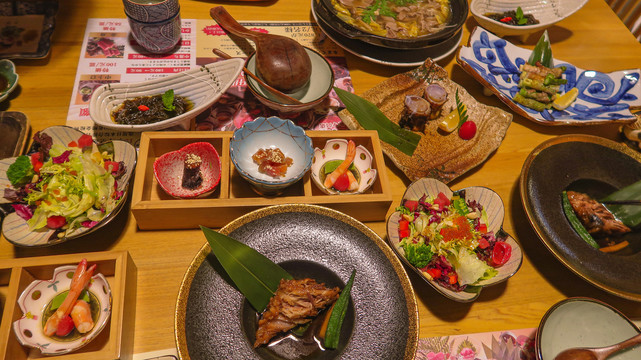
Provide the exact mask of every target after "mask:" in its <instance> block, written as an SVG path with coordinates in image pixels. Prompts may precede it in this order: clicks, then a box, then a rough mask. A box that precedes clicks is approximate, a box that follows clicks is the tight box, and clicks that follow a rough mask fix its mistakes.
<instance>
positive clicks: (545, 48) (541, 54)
mask: <svg viewBox="0 0 641 360" xmlns="http://www.w3.org/2000/svg"><path fill="white" fill-rule="evenodd" d="M537 62H540V63H541V65H543V66H545V67H549V68H551V67H553V66H554V64H553V60H552V46H551V45H550V37H549V36H548V31H547V30H545V31H544V32H543V35H541V37H540V38H539V41H538V42H537V43H536V46H534V50H532V54H530V58H529V59H528V61H527V63H528V64H530V65H536V63H537Z"/></svg>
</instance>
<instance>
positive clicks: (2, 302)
mask: <svg viewBox="0 0 641 360" xmlns="http://www.w3.org/2000/svg"><path fill="white" fill-rule="evenodd" d="M83 258H85V259H87V261H88V262H89V263H90V264H94V263H95V264H98V268H97V270H98V271H99V272H100V273H102V274H103V275H104V276H105V278H106V279H107V281H108V282H109V286H110V287H111V295H112V304H111V305H112V306H111V317H110V318H109V321H108V322H107V326H106V327H105V328H104V329H103V330H102V332H100V334H99V335H98V336H97V337H96V338H95V339H93V341H91V342H90V343H89V344H87V345H86V346H84V347H82V348H80V349H78V350H76V351H74V352H72V353H69V354H66V355H56V356H43V355H42V354H41V353H40V350H38V349H34V348H30V347H24V346H22V345H20V343H19V342H18V340H17V338H16V336H15V334H14V333H13V322H14V321H16V320H18V319H19V318H20V317H22V311H21V310H20V307H19V306H18V303H17V301H18V297H19V296H20V294H21V293H22V291H23V290H24V289H25V288H26V287H27V286H28V285H29V284H31V282H33V281H34V280H38V279H40V280H49V279H51V278H52V276H53V270H54V269H55V268H57V267H59V266H64V265H77V264H78V263H79V262H80V260H82V259H83ZM0 308H1V309H2V310H3V311H2V321H1V322H0V359H3V360H31V359H41V358H43V357H44V358H50V359H56V360H86V359H92V360H116V359H120V360H126V359H131V358H132V357H133V338H134V319H135V312H136V265H135V264H134V262H133V260H132V259H131V256H129V253H128V252H127V251H105V252H92V253H84V254H83V253H80V254H68V255H56V256H43V257H31V258H23V259H11V260H3V261H2V264H1V265H0Z"/></svg>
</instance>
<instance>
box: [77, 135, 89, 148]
mask: <svg viewBox="0 0 641 360" xmlns="http://www.w3.org/2000/svg"><path fill="white" fill-rule="evenodd" d="M91 145H93V138H92V137H91V136H90V135H87V134H83V135H82V136H80V138H79V139H78V147H79V148H86V147H87V146H91Z"/></svg>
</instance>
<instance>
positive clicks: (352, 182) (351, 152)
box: [323, 140, 358, 190]
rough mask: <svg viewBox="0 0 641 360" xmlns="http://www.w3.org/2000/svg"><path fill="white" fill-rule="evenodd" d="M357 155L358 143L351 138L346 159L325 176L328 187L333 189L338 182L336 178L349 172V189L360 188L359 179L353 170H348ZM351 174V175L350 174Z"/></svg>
mask: <svg viewBox="0 0 641 360" xmlns="http://www.w3.org/2000/svg"><path fill="white" fill-rule="evenodd" d="M355 157H356V144H354V141H352V140H349V141H348V142H347V153H346V154H345V160H343V162H342V163H340V165H338V167H336V169H335V170H334V171H332V172H331V173H330V174H329V175H327V177H325V183H324V184H323V185H325V187H326V188H328V189H331V188H332V187H333V186H334V183H336V180H338V178H339V177H340V176H341V175H343V174H345V173H347V178H348V179H349V190H356V189H358V180H356V178H355V177H354V175H353V174H352V172H351V171H348V169H349V166H350V165H351V164H352V161H354V158H355ZM350 175H351V176H350Z"/></svg>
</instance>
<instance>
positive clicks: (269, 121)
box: [230, 116, 314, 195]
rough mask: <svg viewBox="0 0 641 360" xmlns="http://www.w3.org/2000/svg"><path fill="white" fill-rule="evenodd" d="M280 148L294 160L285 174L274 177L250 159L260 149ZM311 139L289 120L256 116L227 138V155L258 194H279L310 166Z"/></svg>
mask: <svg viewBox="0 0 641 360" xmlns="http://www.w3.org/2000/svg"><path fill="white" fill-rule="evenodd" d="M266 148H279V149H280V150H281V151H282V152H283V154H284V155H285V156H286V157H290V158H292V160H293V163H292V165H291V166H290V167H289V168H288V169H287V173H286V174H285V176H284V177H281V178H278V179H276V178H273V177H271V176H269V175H267V174H263V173H261V172H259V171H258V165H257V164H256V163H255V162H254V160H253V159H252V155H254V154H255V153H256V152H257V151H258V150H260V149H266ZM313 152H314V151H313V149H312V139H310V138H309V136H307V135H306V134H305V130H303V128H301V127H300V126H296V125H294V123H293V122H292V121H291V120H283V119H281V118H278V117H275V116H272V117H269V118H264V117H259V118H256V119H255V120H254V121H249V122H246V123H245V124H243V127H241V128H240V129H237V130H236V131H234V135H233V136H232V138H231V141H230V157H231V161H232V163H234V166H235V167H236V170H238V172H239V173H240V176H242V177H243V179H245V180H247V181H248V182H249V183H250V184H251V185H252V187H253V189H254V190H255V191H256V192H257V193H259V194H261V195H278V194H280V193H282V192H283V191H284V190H285V188H286V187H288V186H290V185H292V184H294V183H296V182H297V181H298V180H300V179H301V178H302V177H303V176H304V175H305V174H306V173H307V171H308V170H309V169H310V167H311V166H312V154H313Z"/></svg>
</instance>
